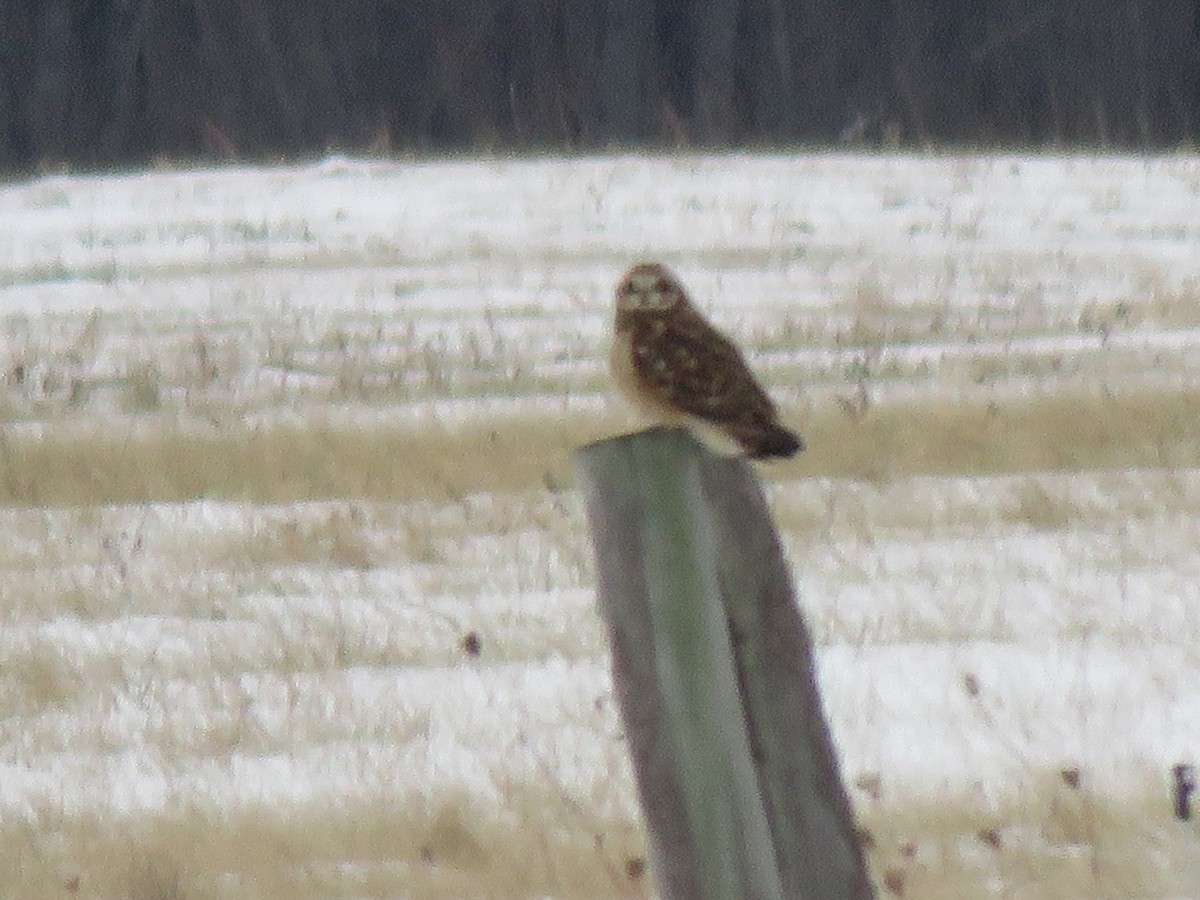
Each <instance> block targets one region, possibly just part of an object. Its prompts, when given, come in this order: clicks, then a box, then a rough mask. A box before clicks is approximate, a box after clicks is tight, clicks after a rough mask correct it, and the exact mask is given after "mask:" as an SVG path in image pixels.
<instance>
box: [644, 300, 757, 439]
mask: <svg viewBox="0 0 1200 900" xmlns="http://www.w3.org/2000/svg"><path fill="white" fill-rule="evenodd" d="M631 344H632V351H633V367H634V371H635V372H636V373H637V375H638V378H639V379H640V380H641V381H642V385H643V387H644V389H645V390H646V391H647V392H648V393H649V394H651V395H652V396H653V397H654V398H655V399H656V400H659V401H661V402H662V403H665V404H667V405H668V406H670V407H672V408H674V409H677V410H680V411H681V412H684V413H687V414H688V415H692V416H695V417H697V418H699V419H703V420H705V421H709V422H713V423H715V424H720V425H724V426H727V427H734V428H736V427H738V426H742V427H751V428H755V427H762V426H765V425H770V424H771V423H773V422H774V421H775V406H774V404H773V403H772V402H771V399H770V398H769V397H768V396H767V394H766V392H765V391H764V390H763V389H762V388H761V387H760V386H759V384H758V382H757V381H756V380H755V378H754V375H753V373H752V372H751V371H750V368H749V367H748V366H747V365H746V360H745V359H744V358H743V357H742V354H741V352H740V351H739V350H738V348H737V347H735V346H734V345H733V343H732V342H730V341H729V340H728V339H727V338H726V337H725V336H724V335H723V334H721V333H720V332H719V331H717V330H716V329H715V328H713V327H712V326H711V325H709V324H708V322H706V321H705V320H704V319H703V318H701V316H700V315H699V314H698V313H695V312H693V311H691V310H683V311H680V312H677V313H676V314H674V315H671V316H665V317H655V318H654V319H652V320H650V321H647V322H644V323H638V324H637V325H636V326H635V328H634V333H633V335H632V341H631Z"/></svg>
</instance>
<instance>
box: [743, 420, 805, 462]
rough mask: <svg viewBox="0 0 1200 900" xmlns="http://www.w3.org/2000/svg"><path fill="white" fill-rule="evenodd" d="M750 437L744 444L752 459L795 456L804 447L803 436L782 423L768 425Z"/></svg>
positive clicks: (747, 453)
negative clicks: (789, 429)
mask: <svg viewBox="0 0 1200 900" xmlns="http://www.w3.org/2000/svg"><path fill="white" fill-rule="evenodd" d="M748 438H749V439H748V440H747V441H746V442H745V444H744V446H745V448H746V455H747V456H749V457H750V458H751V459H771V458H772V457H788V456H795V455H796V454H797V453H799V452H800V451H801V450H803V449H804V440H803V438H801V437H800V436H799V435H798V434H795V433H794V432H791V431H788V430H787V429H786V428H784V427H783V426H782V425H768V426H767V427H766V428H764V429H763V430H761V431H759V432H758V433H757V434H755V435H753V436H748Z"/></svg>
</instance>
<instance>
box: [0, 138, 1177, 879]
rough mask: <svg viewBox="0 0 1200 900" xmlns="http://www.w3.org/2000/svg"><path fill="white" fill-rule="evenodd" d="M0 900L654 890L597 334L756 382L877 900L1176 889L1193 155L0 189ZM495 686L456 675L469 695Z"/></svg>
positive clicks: (473, 687)
mask: <svg viewBox="0 0 1200 900" xmlns="http://www.w3.org/2000/svg"><path fill="white" fill-rule="evenodd" d="M0 222H2V223H3V227H2V228H0V503H2V504H3V505H2V506H0V530H2V532H3V534H4V535H5V536H6V540H5V541H4V542H3V544H2V545H0V884H3V885H4V891H5V896H14V897H54V896H64V897H68V896H95V897H112V896H133V897H139V898H141V897H188V898H190V897H264V898H266V897H272V898H273V897H292V896H314V897H315V896H328V897H351V896H354V897H365V896H372V897H374V896H388V897H439V896H441V897H454V896H484V895H486V896H491V897H514V898H515V897H533V896H553V897H595V896H643V895H645V894H646V893H648V892H649V891H650V890H651V885H650V884H649V880H648V878H647V877H645V876H643V875H642V874H641V873H640V870H639V860H640V858H641V856H642V853H643V849H642V838H641V832H640V828H641V825H640V822H639V821H638V814H637V806H636V798H635V796H634V792H633V787H632V782H631V777H630V771H629V766H628V762H627V760H626V759H625V756H624V748H623V743H622V740H621V736H620V723H619V721H618V718H617V714H616V710H615V708H614V704H613V701H612V698H611V694H610V686H609V682H608V675H607V666H606V647H605V642H604V636H603V631H602V628H601V626H600V623H599V621H598V619H597V618H596V615H595V612H594V610H593V605H592V603H593V595H592V589H591V585H592V581H593V573H592V570H591V559H590V545H589V543H588V539H587V535H586V532H585V529H584V522H583V516H582V511H581V507H580V501H579V498H578V496H577V495H576V493H575V491H574V489H573V486H572V483H573V482H572V474H571V467H570V459H569V457H570V452H571V450H572V449H573V448H574V447H577V446H579V445H581V444H583V443H585V442H587V441H589V440H593V439H595V438H599V437H603V436H605V435H611V434H616V433H619V432H620V431H622V430H625V429H627V428H628V427H629V425H630V420H629V419H628V418H627V414H626V413H625V411H624V410H623V409H622V408H621V406H620V405H619V402H618V401H616V400H615V399H613V398H610V395H609V389H608V385H607V380H606V376H605V371H604V364H603V359H604V349H605V346H604V341H605V334H606V330H607V327H608V320H609V314H610V309H609V304H610V292H611V290H612V286H613V284H614V283H615V281H616V279H617V278H618V277H619V275H620V274H621V272H622V271H623V269H624V268H626V267H627V266H628V265H629V264H630V263H631V262H632V261H634V260H635V259H639V258H644V257H655V258H661V259H664V260H666V261H667V262H669V263H671V264H672V265H673V266H674V267H676V268H677V270H678V271H679V272H680V274H681V275H682V276H683V278H684V280H685V283H687V284H688V285H689V286H690V287H691V288H692V290H693V293H694V294H695V296H696V298H697V300H698V301H699V302H700V305H701V306H702V307H704V308H705V309H706V310H707V311H708V312H710V313H711V315H712V316H713V317H714V318H715V319H716V320H717V321H718V322H720V323H721V324H722V325H723V326H724V327H725V328H726V329H727V330H729V331H731V332H732V333H734V334H735V335H736V336H737V337H738V339H739V340H740V341H742V342H743V343H745V344H746V345H748V346H750V347H752V348H754V353H753V359H754V364H755V367H756V368H757V369H758V370H759V371H760V372H761V373H762V374H763V375H764V376H765V378H766V380H767V381H768V382H769V383H770V385H771V388H772V392H773V393H774V394H775V395H776V397H777V398H778V399H779V400H780V402H781V405H782V406H783V407H784V410H785V418H787V419H788V421H790V422H791V423H793V424H794V425H795V426H796V427H797V428H798V430H800V431H801V432H802V433H803V434H804V435H805V437H806V439H807V441H808V444H809V447H810V450H809V451H808V452H807V453H805V454H804V455H802V456H801V457H800V458H799V459H798V460H796V461H794V462H789V463H785V464H780V465H777V466H775V467H773V468H769V469H764V470H763V475H764V478H766V479H767V480H768V484H769V488H768V489H769V492H770V497H771V500H772V503H773V505H774V509H775V512H776V516H777V519H778V522H779V525H780V528H781V531H782V532H783V534H784V539H785V543H786V545H787V548H788V551H789V554H790V556H791V558H792V560H793V563H794V566H795V576H796V580H797V583H798V585H799V589H800V592H801V602H802V605H803V607H804V609H805V612H806V614H807V615H808V616H809V618H810V621H811V623H812V626H813V629H814V632H815V634H816V636H817V638H818V640H819V642H820V645H821V650H820V667H821V668H820V674H821V679H822V684H823V688H824V691H825V697H826V703H827V708H828V714H829V716H830V719H831V721H832V724H833V727H834V731H835V737H836V739H837V742H838V745H839V748H840V750H841V753H842V759H843V765H844V770H845V773H846V776H847V780H848V782H849V784H850V790H851V794H852V796H853V799H854V801H855V804H856V807H857V810H858V814H859V817H860V821H861V825H862V828H863V830H864V840H866V841H867V845H868V847H869V849H870V854H871V861H872V866H873V868H874V871H875V874H876V877H877V878H878V880H879V885H880V890H881V893H882V894H883V895H885V896H889V895H890V896H906V897H921V898H936V897H946V898H952V897H953V898H960V897H975V896H996V897H1011V898H1017V897H1019V898H1026V897H1029V898H1033V897H1038V898H1041V897H1061V898H1068V897H1072V898H1074V897H1085V896H1086V897H1130V896H1138V897H1195V896H1200V827H1198V826H1196V825H1195V824H1193V823H1181V822H1177V821H1175V820H1174V819H1173V817H1172V808H1171V789H1170V769H1171V767H1172V766H1173V765H1175V764H1176V763H1181V762H1200V555H1198V554H1197V551H1196V548H1197V546H1200V439H1198V437H1197V431H1198V428H1197V425H1198V423H1200V161H1197V160H1196V159H1193V158H1188V157H1179V158H1165V159H1153V160H1142V159H1112V158H1081V157H1073V158H1016V157H1011V158H1010V157H1000V158H994V157H986V158H984V157H942V158H908V157H874V156H855V157H850V156H803V157H777V158H767V157H722V158H674V159H654V160H647V159H637V158H617V159H598V160H583V161H575V162H560V161H542V162H505V161H488V162H446V163H382V162H380V163H370V162H363V163H359V162H350V161H345V160H330V161H326V162H323V163H319V164H316V165H312V166H307V167H299V168H275V169H262V170H252V169H242V170H237V169H231V170H224V171H216V172H211V171H204V172H177V173H170V172H161V173H149V174H144V175H132V176H125V177H109V178H96V179H88V178H72V177H62V176H48V177H44V178H38V179H36V180H33V181H30V182H27V183H23V184H13V185H9V186H7V187H0ZM476 644H477V645H478V648H479V651H480V652H479V653H478V655H475V654H474V653H472V652H470V651H471V650H472V649H473V646H474V645H476Z"/></svg>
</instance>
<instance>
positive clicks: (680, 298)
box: [617, 263, 688, 313]
mask: <svg viewBox="0 0 1200 900" xmlns="http://www.w3.org/2000/svg"><path fill="white" fill-rule="evenodd" d="M687 302H688V301H687V294H686V293H685V292H684V290H683V285H682V284H680V283H679V279H678V278H676V277H675V276H674V275H673V274H672V273H671V270H670V269H668V268H667V267H666V266H664V265H661V264H660V263H638V264H637V265H636V266H634V267H633V268H632V269H630V270H629V271H628V272H627V273H625V277H624V278H622V279H621V283H620V284H619V285H618V286H617V312H653V313H660V312H666V311H667V310H669V309H673V308H675V307H677V306H683V305H685V304H686V303H687Z"/></svg>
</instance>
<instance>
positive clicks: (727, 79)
mask: <svg viewBox="0 0 1200 900" xmlns="http://www.w3.org/2000/svg"><path fill="white" fill-rule="evenodd" d="M1198 129H1200V0H1154V2H1146V0H969V2H965V0H287V2H272V0H0V168H3V169H7V170H22V169H31V168H35V167H38V166H43V165H58V164H63V163H67V164H72V165H77V166H94V165H99V166H108V165H115V164H121V163H129V162H143V161H147V160H152V159H155V158H166V159H190V158H196V157H212V156H216V157H224V158H234V157H240V158H257V157H270V156H278V155H284V154H293V153H314V152H322V151H325V150H328V149H332V148H341V149H346V150H352V151H360V152H361V151H368V150H374V151H380V152H382V151H388V150H407V149H413V150H451V149H484V150H513V151H523V150H559V149H567V150H586V149H594V148H607V147H611V146H668V147H673V146H689V147H728V146H757V147H783V146H794V145H797V144H830V143H835V142H838V141H863V142H884V143H897V144H913V145H929V144H938V143H954V144H960V145H975V146H995V145H1001V146H1062V145H1081V144H1082V145H1090V146H1103V147H1116V148H1154V147H1172V146H1177V145H1179V144H1181V143H1188V144H1190V143H1194V142H1195V141H1196V139H1197V136H1198V135H1197V130H1198Z"/></svg>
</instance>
